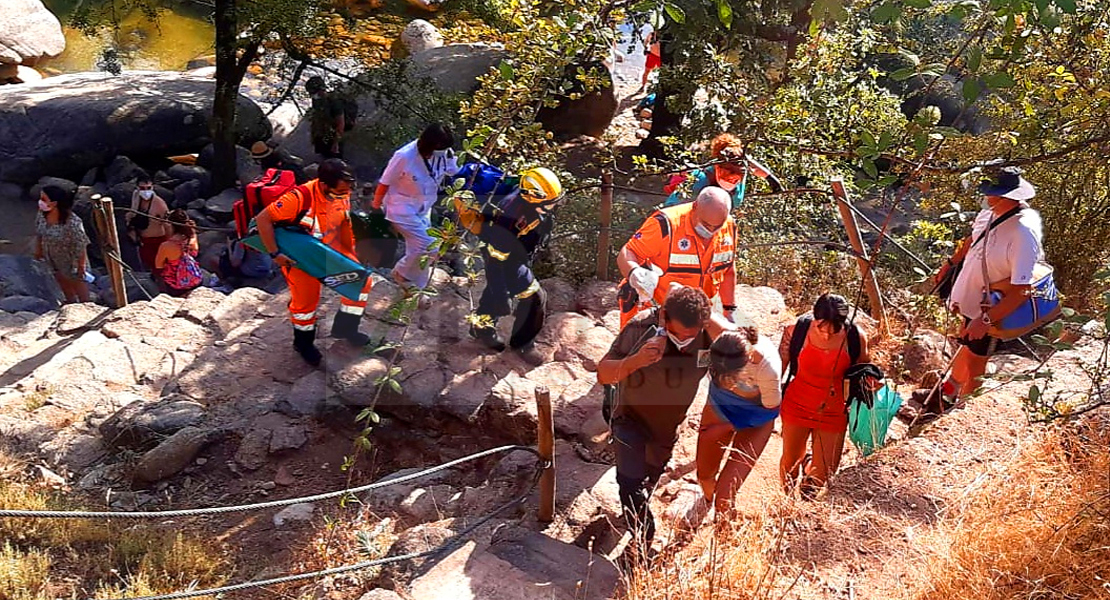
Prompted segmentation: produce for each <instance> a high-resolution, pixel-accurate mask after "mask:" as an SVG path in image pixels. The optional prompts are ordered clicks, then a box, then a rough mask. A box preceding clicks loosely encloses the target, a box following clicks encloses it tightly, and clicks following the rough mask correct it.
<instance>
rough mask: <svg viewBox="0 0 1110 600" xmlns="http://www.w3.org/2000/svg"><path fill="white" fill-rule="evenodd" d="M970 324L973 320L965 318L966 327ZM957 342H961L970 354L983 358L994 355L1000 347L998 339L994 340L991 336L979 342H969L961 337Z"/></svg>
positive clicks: (986, 336) (978, 340) (982, 338)
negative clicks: (995, 350)
mask: <svg viewBox="0 0 1110 600" xmlns="http://www.w3.org/2000/svg"><path fill="white" fill-rule="evenodd" d="M968 323H971V319H969V318H967V317H964V327H967V325H968ZM957 341H959V342H960V345H962V346H963V347H965V348H967V350H968V352H971V353H972V354H974V355H975V356H982V357H988V356H990V355H991V354H993V353H994V349H995V348H996V347H997V346H998V338H993V337H991V336H989V335H985V336H983V337H981V338H979V339H977V340H969V339H967V338H966V337H964V336H960V339H959V340H957Z"/></svg>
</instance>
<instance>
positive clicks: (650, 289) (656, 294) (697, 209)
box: [617, 186, 736, 327]
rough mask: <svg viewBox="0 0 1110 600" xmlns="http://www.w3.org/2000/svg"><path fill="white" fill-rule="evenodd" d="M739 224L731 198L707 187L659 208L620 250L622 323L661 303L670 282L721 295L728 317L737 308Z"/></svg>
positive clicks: (711, 295)
mask: <svg viewBox="0 0 1110 600" xmlns="http://www.w3.org/2000/svg"><path fill="white" fill-rule="evenodd" d="M735 244H736V223H735V222H733V220H732V216H731V215H730V214H729V196H728V193H727V192H725V191H724V190H723V189H721V188H719V187H715V186H707V187H705V188H704V189H702V190H701V192H699V193H698V197H697V199H696V200H695V201H694V202H691V203H687V204H681V205H679V206H673V207H670V208H664V209H662V210H658V211H655V213H653V214H652V215H651V216H650V217H648V219H647V221H645V222H644V224H643V225H641V226H640V229H638V230H637V231H636V233H635V234H634V235H633V236H632V239H630V240H628V242H627V243H625V245H624V247H623V248H621V251H620V253H619V254H617V268H619V269H620V271H621V275H623V276H624V280H623V281H621V285H620V287H619V288H618V292H617V300H618V305H619V308H620V312H621V327H624V326H625V325H626V324H627V323H628V321H629V320H630V319H631V318H632V317H633V316H634V315H635V314H637V313H638V312H640V311H641V310H643V309H645V308H647V307H648V306H650V305H651V304H652V303H655V304H660V303H662V300H663V297H664V296H665V295H666V293H667V290H668V289H669V286H670V284H671V283H678V284H682V285H688V286H692V287H697V288H700V289H701V290H702V291H704V292H705V294H706V295H707V296H709V297H710V298H713V297H714V296H717V295H718V294H720V296H721V303H722V305H723V306H724V312H725V316H728V317H731V315H732V313H733V311H735V310H736V264H735V261H734V259H735V254H734V250H735Z"/></svg>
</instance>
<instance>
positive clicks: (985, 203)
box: [979, 196, 991, 210]
mask: <svg viewBox="0 0 1110 600" xmlns="http://www.w3.org/2000/svg"><path fill="white" fill-rule="evenodd" d="M979 208H982V209H983V210H990V209H991V201H990V200H989V199H988V198H987V197H986V196H983V197H982V198H980V199H979Z"/></svg>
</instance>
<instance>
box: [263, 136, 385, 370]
mask: <svg viewBox="0 0 1110 600" xmlns="http://www.w3.org/2000/svg"><path fill="white" fill-rule="evenodd" d="M318 175H319V176H318V178H317V179H314V180H312V181H309V182H308V183H306V184H304V185H303V186H297V187H295V188H293V189H292V190H290V191H289V192H287V193H285V194H284V195H282V196H281V197H280V198H278V199H277V200H275V201H274V202H273V203H271V204H270V205H269V206H267V207H266V208H265V209H264V210H263V211H262V212H260V213H259V214H258V216H257V217H256V218H255V224H256V226H257V228H258V235H259V237H260V238H261V240H262V244H263V245H264V246H265V248H266V251H267V252H269V254H270V257H271V258H273V259H274V262H275V263H277V264H278V265H279V266H280V267H281V272H282V274H283V275H284V276H285V281H286V282H287V283H288V284H289V292H290V295H291V297H290V300H289V316H290V320H291V321H292V323H293V347H294V348H295V349H296V350H297V352H298V353H299V354H300V355H301V357H302V358H304V360H305V362H307V363H308V364H310V365H312V366H314V367H315V366H318V365H319V364H320V362H321V360H322V359H323V356H322V355H321V354H320V350H319V349H318V348H317V347H316V310H317V308H318V306H319V304H320V286H321V283H320V281H319V280H317V279H316V278H315V277H312V276H311V275H309V274H307V273H305V272H304V271H302V270H300V269H298V268H297V265H296V263H295V262H294V261H292V260H291V259H290V258H289V257H287V256H285V255H284V254H282V253H280V252H279V251H278V246H277V241H276V239H275V237H274V225H275V224H277V223H295V224H298V225H300V226H303V227H304V228H305V229H306V230H307V231H308V232H309V233H311V234H312V235H313V237H315V238H316V239H318V240H320V241H322V242H323V243H325V244H327V245H328V246H331V247H332V248H333V249H335V250H337V251H339V252H340V253H342V254H344V255H346V256H347V257H349V258H351V259H352V260H354V261H356V262H357V261H358V255H357V254H356V253H355V236H354V230H353V228H352V226H351V218H350V215H349V214H348V213H349V211H350V208H351V204H350V196H351V184H352V182H354V180H355V177H354V175H353V174H352V173H351V169H350V167H349V166H347V163H345V162H343V161H342V160H340V159H338V158H329V159H327V160H325V161H324V162H322V163H320V168H319V171H318ZM372 286H373V281H372V280H371V279H370V278H367V279H366V284H365V285H364V286H363V289H362V293H361V295H360V296H359V299H358V300H357V301H356V300H349V299H347V298H342V300H341V305H340V307H339V312H337V313H335V321H334V322H333V323H332V329H331V336H332V337H336V338H342V339H344V340H346V341H347V342H349V343H350V344H352V345H354V346H365V345H367V344H369V343H370V336H368V335H366V334H365V333H362V332H360V331H359V321H361V320H362V315H363V313H364V312H365V311H366V302H367V301H368V300H369V298H370V288H371V287H372Z"/></svg>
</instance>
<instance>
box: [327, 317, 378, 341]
mask: <svg viewBox="0 0 1110 600" xmlns="http://www.w3.org/2000/svg"><path fill="white" fill-rule="evenodd" d="M361 320H362V318H361V317H360V316H359V315H352V314H351V313H345V312H343V311H339V312H337V313H335V320H334V321H332V324H331V337H333V338H340V339H344V340H347V343H349V344H351V345H352V346H358V347H362V346H365V345H366V344H369V343H370V336H368V335H366V334H365V333H362V332H361V331H359V330H358V323H359V321H361Z"/></svg>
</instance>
